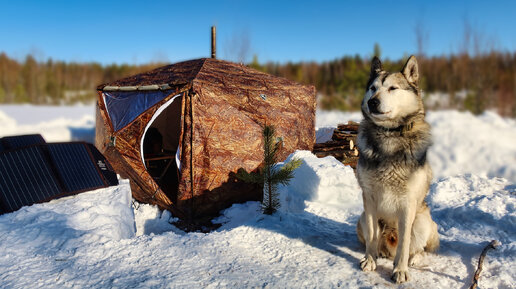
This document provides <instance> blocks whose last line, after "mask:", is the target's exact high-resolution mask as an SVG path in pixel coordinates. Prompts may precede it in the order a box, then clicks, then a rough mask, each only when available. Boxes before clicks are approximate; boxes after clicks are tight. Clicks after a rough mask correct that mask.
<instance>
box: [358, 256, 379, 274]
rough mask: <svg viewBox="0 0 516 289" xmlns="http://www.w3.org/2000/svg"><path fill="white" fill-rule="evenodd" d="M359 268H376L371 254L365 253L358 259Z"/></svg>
mask: <svg viewBox="0 0 516 289" xmlns="http://www.w3.org/2000/svg"><path fill="white" fill-rule="evenodd" d="M360 268H362V271H374V270H376V260H375V259H374V258H373V256H371V255H365V256H364V258H362V260H360Z"/></svg>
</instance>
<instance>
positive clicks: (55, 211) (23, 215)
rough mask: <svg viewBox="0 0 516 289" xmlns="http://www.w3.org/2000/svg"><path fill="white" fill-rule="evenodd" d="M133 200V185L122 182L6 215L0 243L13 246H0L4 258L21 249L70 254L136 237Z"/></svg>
mask: <svg viewBox="0 0 516 289" xmlns="http://www.w3.org/2000/svg"><path fill="white" fill-rule="evenodd" d="M131 201H132V196H131V189H130V187H129V182H128V181H127V180H121V184H120V185H118V186H116V187H110V188H105V189H98V190H94V191H90V192H85V193H81V194H79V195H76V196H70V197H65V198H61V199H56V200H53V201H50V202H48V203H42V204H35V205H32V206H26V207H23V208H22V209H20V210H18V211H16V212H14V213H10V214H4V215H2V216H0V231H1V232H2V234H0V243H1V244H10V246H0V250H1V251H3V252H2V253H0V255H2V256H8V255H9V253H10V252H15V251H18V250H23V251H26V252H31V253H34V254H44V255H47V254H50V255H55V254H58V255H62V254H65V255H66V254H67V252H73V251H74V250H75V249H76V248H77V247H80V246H84V245H87V244H96V245H97V244H104V243H106V242H109V241H117V240H121V239H127V238H132V237H133V236H134V234H135V228H134V215H133V211H132V209H131ZM8 259H9V258H7V260H8ZM2 260H5V261H6V262H7V260H6V259H2ZM10 261H12V260H10ZM0 262H2V261H0ZM8 263H9V262H8Z"/></svg>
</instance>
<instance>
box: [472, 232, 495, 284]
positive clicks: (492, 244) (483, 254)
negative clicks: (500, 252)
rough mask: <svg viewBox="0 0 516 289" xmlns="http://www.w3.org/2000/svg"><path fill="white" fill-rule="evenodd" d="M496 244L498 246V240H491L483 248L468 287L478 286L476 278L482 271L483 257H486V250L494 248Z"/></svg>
mask: <svg viewBox="0 0 516 289" xmlns="http://www.w3.org/2000/svg"><path fill="white" fill-rule="evenodd" d="M498 246H500V242H498V241H496V240H493V241H491V243H489V244H488V245H487V246H486V247H485V248H484V250H483V251H482V253H481V254H480V258H478V268H477V270H476V271H475V275H474V276H473V284H471V286H470V287H469V289H475V288H477V286H478V278H480V272H482V266H483V265H484V258H485V257H486V254H487V251H488V250H489V249H496V248H497V247H498Z"/></svg>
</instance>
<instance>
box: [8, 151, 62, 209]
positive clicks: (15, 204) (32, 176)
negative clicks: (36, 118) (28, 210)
mask: <svg viewBox="0 0 516 289" xmlns="http://www.w3.org/2000/svg"><path fill="white" fill-rule="evenodd" d="M60 192H61V189H60V187H59V185H58V183H57V180H56V179H55V178H54V176H53V172H52V170H51V168H50V166H49V165H48V163H47V160H46V158H45V155H44V153H43V151H42V149H41V147H39V146H32V147H27V148H24V149H20V150H14V151H8V152H3V153H0V200H1V206H2V208H1V210H2V213H5V212H12V211H15V210H18V209H19V208H21V207H22V206H26V205H31V204H33V203H37V202H41V201H44V200H47V199H50V198H52V197H53V196H55V195H56V194H59V193H60Z"/></svg>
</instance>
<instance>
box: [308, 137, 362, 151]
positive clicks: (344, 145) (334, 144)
mask: <svg viewBox="0 0 516 289" xmlns="http://www.w3.org/2000/svg"><path fill="white" fill-rule="evenodd" d="M354 147H355V146H354V144H353V141H350V142H346V141H335V140H333V141H327V142H325V143H316V144H315V145H314V152H315V151H331V150H337V149H343V150H353V148H354Z"/></svg>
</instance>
